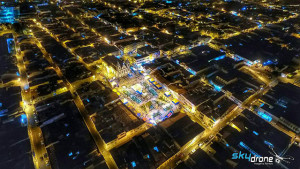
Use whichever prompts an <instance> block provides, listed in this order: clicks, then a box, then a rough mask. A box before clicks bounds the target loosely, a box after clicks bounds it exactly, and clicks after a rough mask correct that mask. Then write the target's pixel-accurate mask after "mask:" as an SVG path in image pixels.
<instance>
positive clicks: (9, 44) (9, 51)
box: [6, 38, 13, 53]
mask: <svg viewBox="0 0 300 169" xmlns="http://www.w3.org/2000/svg"><path fill="white" fill-rule="evenodd" d="M12 41H13V38H8V39H6V43H7V50H8V53H11V42H12Z"/></svg>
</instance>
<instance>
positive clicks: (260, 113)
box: [257, 111, 272, 122]
mask: <svg viewBox="0 0 300 169" xmlns="http://www.w3.org/2000/svg"><path fill="white" fill-rule="evenodd" d="M257 114H258V115H259V116H260V117H261V118H262V119H264V120H266V121H268V122H271V121H272V117H271V116H269V115H267V114H265V113H263V112H260V111H259V112H257Z"/></svg>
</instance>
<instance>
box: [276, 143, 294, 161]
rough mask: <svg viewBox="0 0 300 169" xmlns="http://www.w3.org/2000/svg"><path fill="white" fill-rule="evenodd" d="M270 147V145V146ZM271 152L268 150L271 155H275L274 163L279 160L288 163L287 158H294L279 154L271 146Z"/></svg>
mask: <svg viewBox="0 0 300 169" xmlns="http://www.w3.org/2000/svg"><path fill="white" fill-rule="evenodd" d="M270 148H271V147H270ZM271 150H272V152H270V154H271V155H273V156H274V157H275V162H276V163H278V164H279V163H280V162H281V161H283V162H286V163H290V161H289V160H294V157H292V156H289V155H288V156H281V155H279V154H277V153H276V152H275V151H274V149H273V148H271Z"/></svg>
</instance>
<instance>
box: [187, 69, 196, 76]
mask: <svg viewBox="0 0 300 169" xmlns="http://www.w3.org/2000/svg"><path fill="white" fill-rule="evenodd" d="M187 71H189V72H190V73H191V74H193V75H196V72H195V71H194V70H192V69H191V68H188V69H187Z"/></svg>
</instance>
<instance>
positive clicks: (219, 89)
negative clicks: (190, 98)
mask: <svg viewBox="0 0 300 169" xmlns="http://www.w3.org/2000/svg"><path fill="white" fill-rule="evenodd" d="M209 83H210V84H211V85H213V87H214V89H215V90H216V91H218V92H219V91H221V90H222V86H219V85H216V84H215V83H214V82H212V81H211V80H209Z"/></svg>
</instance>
